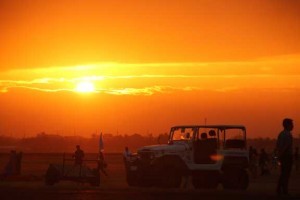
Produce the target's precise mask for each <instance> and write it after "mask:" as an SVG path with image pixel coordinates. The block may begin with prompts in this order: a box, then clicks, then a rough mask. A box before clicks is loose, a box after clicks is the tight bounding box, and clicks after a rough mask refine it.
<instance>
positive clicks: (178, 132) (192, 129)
mask: <svg viewBox="0 0 300 200" xmlns="http://www.w3.org/2000/svg"><path fill="white" fill-rule="evenodd" d="M209 138H214V139H217V141H218V143H219V145H220V146H223V148H245V147H246V128H245V127H244V126H241V125H193V126H174V127H172V128H171V131H170V135H169V142H173V141H174V142H176V141H189V140H194V141H195V140H202V139H209Z"/></svg>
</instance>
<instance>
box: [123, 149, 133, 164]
mask: <svg viewBox="0 0 300 200" xmlns="http://www.w3.org/2000/svg"><path fill="white" fill-rule="evenodd" d="M130 157H131V152H130V150H129V148H128V147H125V150H124V152H123V159H124V161H125V162H127V161H129V159H130Z"/></svg>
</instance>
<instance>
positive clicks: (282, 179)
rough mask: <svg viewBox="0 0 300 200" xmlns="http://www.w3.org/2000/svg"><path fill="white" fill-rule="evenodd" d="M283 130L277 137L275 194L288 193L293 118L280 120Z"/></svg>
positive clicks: (291, 165) (291, 164)
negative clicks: (277, 172) (278, 168)
mask: <svg viewBox="0 0 300 200" xmlns="http://www.w3.org/2000/svg"><path fill="white" fill-rule="evenodd" d="M282 125H283V128H284V130H283V131H281V132H280V133H279V135H278V138H277V145H276V149H277V154H278V160H279V162H280V175H279V180H278V184H277V190H276V192H277V194H278V195H280V196H282V195H288V184H289V178H290V175H291V170H292V167H293V136H292V133H291V131H292V130H293V128H294V124H293V120H292V119H289V118H285V119H284V120H283V121H282Z"/></svg>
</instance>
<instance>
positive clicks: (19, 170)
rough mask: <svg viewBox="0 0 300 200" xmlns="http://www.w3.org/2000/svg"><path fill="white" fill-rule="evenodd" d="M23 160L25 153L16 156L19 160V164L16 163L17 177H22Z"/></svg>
mask: <svg viewBox="0 0 300 200" xmlns="http://www.w3.org/2000/svg"><path fill="white" fill-rule="evenodd" d="M22 158H23V152H19V153H18V154H17V155H16V159H17V162H16V174H17V175H21V167H22Z"/></svg>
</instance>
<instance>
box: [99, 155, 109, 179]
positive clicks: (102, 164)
mask: <svg viewBox="0 0 300 200" xmlns="http://www.w3.org/2000/svg"><path fill="white" fill-rule="evenodd" d="M106 168H107V163H106V162H105V160H104V155H103V152H102V151H100V152H99V155H98V168H97V170H98V171H101V172H102V173H103V174H104V175H105V176H108V174H107V172H106V170H105V169H106Z"/></svg>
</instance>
